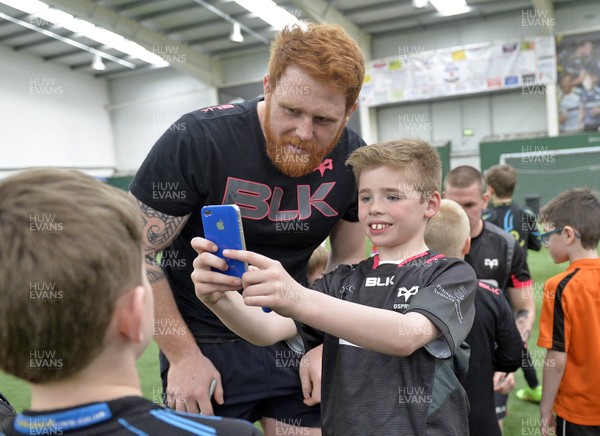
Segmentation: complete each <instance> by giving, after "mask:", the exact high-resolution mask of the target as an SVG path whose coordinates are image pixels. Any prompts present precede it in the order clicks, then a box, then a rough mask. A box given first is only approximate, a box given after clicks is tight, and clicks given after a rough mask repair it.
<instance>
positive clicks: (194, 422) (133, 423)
mask: <svg viewBox="0 0 600 436" xmlns="http://www.w3.org/2000/svg"><path fill="white" fill-rule="evenodd" d="M5 434H6V435H7V436H18V435H28V436H29V435H46V434H47V435H63V434H64V435H85V436H93V435H115V436H120V435H122V436H131V435H157V436H166V435H168V436H180V435H181V436H183V435H202V436H209V435H210V436H212V435H227V436H259V435H261V434H262V433H261V432H260V431H259V430H258V429H257V428H256V427H254V426H253V425H252V424H250V423H249V422H247V421H242V420H238V419H230V418H220V417H215V416H205V415H197V414H192V413H182V412H175V411H173V410H171V409H167V408H164V407H161V406H158V405H156V404H154V403H152V402H150V401H148V400H146V399H144V398H141V397H125V398H119V399H117V400H113V401H107V402H102V403H90V404H84V405H81V406H78V407H73V408H67V409H57V410H48V411H43V412H33V411H25V412H23V413H19V414H18V415H17V416H16V417H15V418H14V419H13V421H12V422H11V423H10V424H9V425H7V426H6V428H5Z"/></svg>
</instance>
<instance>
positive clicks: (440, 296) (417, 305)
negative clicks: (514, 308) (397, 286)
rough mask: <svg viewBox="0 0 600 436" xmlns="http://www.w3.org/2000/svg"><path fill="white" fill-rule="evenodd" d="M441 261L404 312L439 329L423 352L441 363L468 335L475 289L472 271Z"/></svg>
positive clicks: (458, 262)
mask: <svg viewBox="0 0 600 436" xmlns="http://www.w3.org/2000/svg"><path fill="white" fill-rule="evenodd" d="M445 261H447V262H444V264H445V265H444V266H442V267H441V271H438V272H437V273H436V274H435V275H434V278H433V280H432V281H431V282H430V284H429V285H428V286H427V287H426V288H424V289H422V290H421V291H419V292H418V293H417V294H416V295H415V296H413V298H412V299H411V307H410V309H409V310H408V312H418V313H420V314H422V315H424V316H425V317H427V318H428V319H429V320H430V321H431V322H432V323H433V324H434V325H435V326H436V327H437V328H438V329H439V331H440V332H441V334H442V336H441V337H440V338H438V339H436V340H434V341H432V342H430V343H429V344H427V345H426V346H425V349H426V350H427V351H428V352H429V353H430V354H431V355H433V356H435V357H437V358H442V359H445V358H448V357H450V356H452V355H453V354H454V353H455V352H456V350H457V349H458V347H459V346H460V344H461V343H462V342H463V341H464V340H465V339H466V337H467V335H468V334H469V331H470V330H471V327H472V325H473V320H474V318H475V291H476V289H477V279H476V277H475V272H474V271H473V268H471V267H470V266H469V265H468V264H467V263H466V262H463V261H461V260H458V259H455V260H453V261H450V260H449V259H445ZM448 263H449V264H448Z"/></svg>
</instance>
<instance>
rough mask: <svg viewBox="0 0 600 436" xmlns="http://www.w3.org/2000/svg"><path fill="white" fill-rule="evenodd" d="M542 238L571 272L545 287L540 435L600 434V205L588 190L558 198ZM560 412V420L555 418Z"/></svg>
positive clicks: (549, 208) (545, 214)
mask: <svg viewBox="0 0 600 436" xmlns="http://www.w3.org/2000/svg"><path fill="white" fill-rule="evenodd" d="M540 217H541V218H540V220H541V221H542V224H543V227H544V230H545V232H546V233H543V234H542V235H541V237H542V241H543V242H544V243H545V244H546V245H547V246H548V250H549V251H550V256H552V260H554V262H555V263H562V262H567V261H568V262H569V266H568V268H567V270H566V271H565V272H563V273H561V274H558V275H556V276H554V277H552V278H550V279H548V281H547V282H546V284H545V286H544V296H543V300H542V301H543V303H542V313H541V316H540V335H539V338H538V345H539V346H540V347H543V348H547V349H548V352H547V355H546V358H545V360H544V378H543V385H544V388H543V392H542V402H541V403H540V415H541V427H542V434H543V435H548V434H552V431H553V430H554V427H555V426H556V434H557V435H559V436H562V435H568V436H571V435H574V436H578V435H597V434H600V390H599V389H598V386H600V371H598V367H599V366H600V348H599V347H598V343H599V342H600V259H599V258H598V252H597V249H598V241H599V240H600V226H599V225H598V223H600V200H599V199H598V196H597V194H595V193H592V192H591V191H590V190H588V189H571V190H569V191H566V192H563V193H562V194H559V195H558V196H556V197H555V198H554V199H552V200H551V201H550V202H549V203H548V204H547V205H546V206H544V207H543V208H542V209H541V211H540ZM553 409H554V412H556V418H555V417H554V412H553Z"/></svg>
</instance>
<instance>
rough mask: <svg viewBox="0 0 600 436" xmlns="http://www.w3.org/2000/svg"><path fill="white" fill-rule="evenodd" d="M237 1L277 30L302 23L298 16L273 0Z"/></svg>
mask: <svg viewBox="0 0 600 436" xmlns="http://www.w3.org/2000/svg"><path fill="white" fill-rule="evenodd" d="M235 2H236V3H237V4H239V5H240V6H242V7H244V8H245V9H247V10H249V11H250V12H252V13H253V14H255V15H256V16H257V17H259V18H260V19H261V20H263V21H265V22H267V23H269V24H270V25H271V26H273V27H275V28H276V29H277V30H281V29H283V28H284V27H285V26H288V25H289V26H291V25H294V24H300V23H301V21H300V20H299V19H298V18H296V17H294V16H293V15H292V14H290V13H289V12H288V11H286V10H285V9H283V8H280V7H279V6H277V5H276V4H275V2H273V1H272V0H235Z"/></svg>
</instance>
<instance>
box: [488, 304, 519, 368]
mask: <svg viewBox="0 0 600 436" xmlns="http://www.w3.org/2000/svg"><path fill="white" fill-rule="evenodd" d="M492 298H493V301H494V309H495V310H494V312H495V317H496V320H495V321H496V322H495V324H496V331H495V341H496V344H497V347H496V350H495V351H494V369H495V370H496V371H503V372H513V371H516V370H517V369H518V368H519V367H520V366H521V363H522V361H523V353H524V352H525V347H524V345H523V340H522V339H521V334H520V333H519V330H518V329H517V326H516V324H515V319H514V316H513V312H512V308H511V307H510V304H508V301H507V300H506V298H505V297H504V296H503V294H502V292H500V293H499V294H498V295H493V296H492Z"/></svg>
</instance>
